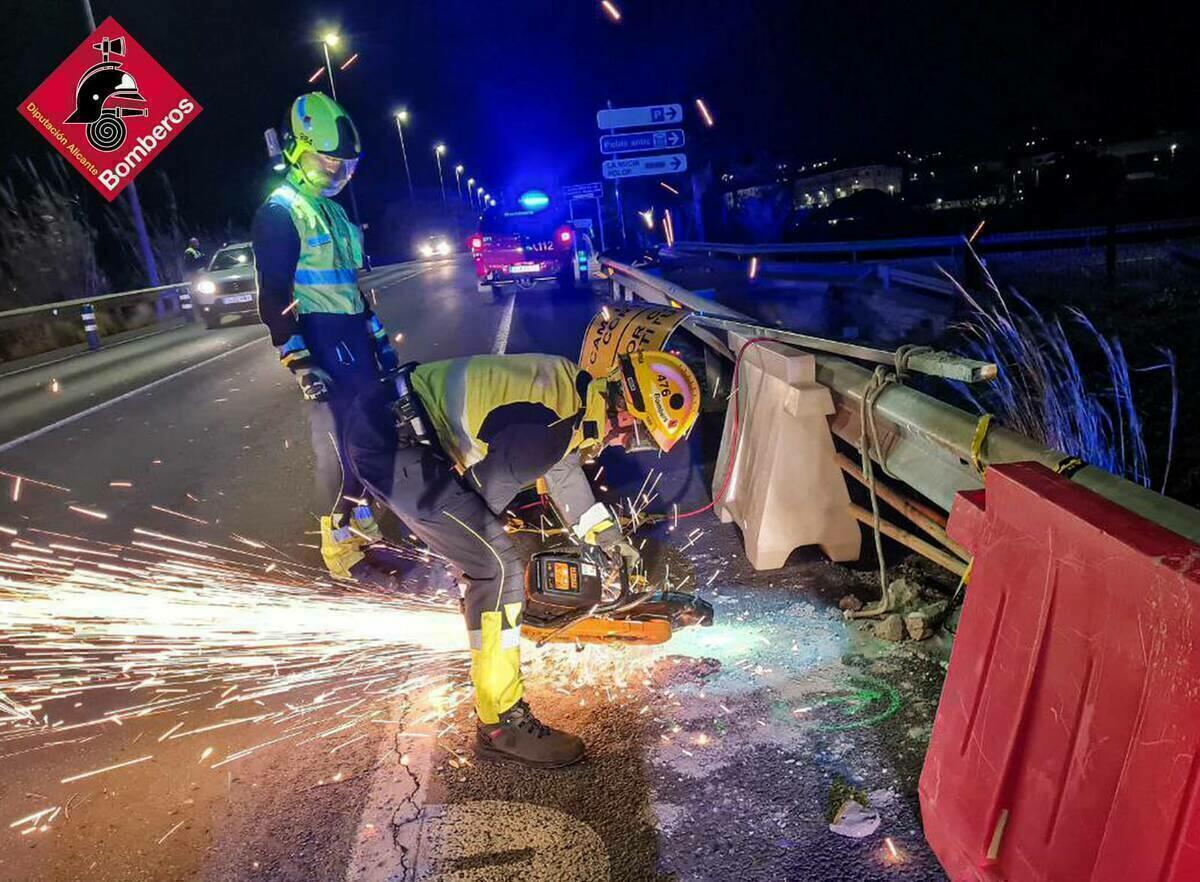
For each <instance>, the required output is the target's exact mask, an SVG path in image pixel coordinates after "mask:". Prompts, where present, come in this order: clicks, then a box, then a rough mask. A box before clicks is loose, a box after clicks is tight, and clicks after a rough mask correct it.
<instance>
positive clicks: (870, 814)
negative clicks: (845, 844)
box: [829, 799, 879, 839]
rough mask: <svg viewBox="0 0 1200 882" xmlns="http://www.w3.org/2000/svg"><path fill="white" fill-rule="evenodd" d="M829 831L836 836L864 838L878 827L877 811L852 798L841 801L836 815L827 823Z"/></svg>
mask: <svg viewBox="0 0 1200 882" xmlns="http://www.w3.org/2000/svg"><path fill="white" fill-rule="evenodd" d="M829 829H830V831H832V832H834V833H836V834H837V835H838V836H848V837H849V838H851V839H864V838H866V837H867V836H870V835H871V834H872V833H874V832H875V831H876V830H878V829H879V812H877V811H874V810H872V809H869V808H866V807H865V806H862V805H859V804H858V802H856V801H855V800H853V799H848V800H846V802H844V803H842V807H841V808H840V809H838V813H837V816H836V817H835V818H834V819H833V823H831V824H830V825H829Z"/></svg>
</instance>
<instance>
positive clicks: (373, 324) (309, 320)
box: [252, 92, 398, 582]
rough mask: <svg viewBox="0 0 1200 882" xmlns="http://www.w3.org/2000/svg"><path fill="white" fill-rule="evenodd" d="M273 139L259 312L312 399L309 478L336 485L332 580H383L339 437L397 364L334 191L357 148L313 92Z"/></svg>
mask: <svg viewBox="0 0 1200 882" xmlns="http://www.w3.org/2000/svg"><path fill="white" fill-rule="evenodd" d="M282 146H283V158H284V160H285V161H286V163H287V172H286V175H285V177H284V180H283V181H282V182H280V184H279V185H278V186H277V187H276V188H275V189H274V190H273V191H272V192H271V195H270V196H268V197H267V200H266V202H264V203H263V205H262V206H261V207H260V208H259V209H258V212H257V213H256V214H255V216H254V223H253V227H252V239H253V242H254V254H255V264H256V267H257V273H258V291H259V299H258V310H259V316H260V318H261V319H262V322H263V324H265V325H266V326H267V327H268V328H269V329H270V332H271V343H272V344H273V345H274V346H275V347H277V349H278V351H279V360H280V364H281V365H282V366H283V367H285V368H287V369H288V370H289V371H290V372H291V373H292V375H293V376H294V377H295V379H296V382H297V384H298V385H299V387H300V392H301V393H302V395H303V397H304V399H305V400H306V401H308V402H309V403H310V405H311V408H310V412H309V416H310V424H311V428H312V441H313V448H314V452H315V453H316V456H317V470H318V475H319V477H320V480H321V483H322V484H323V485H325V486H327V487H328V488H329V489H330V490H331V491H334V492H336V497H335V499H334V501H333V505H332V508H331V510H330V512H329V514H327V515H324V516H322V517H321V519H320V530H321V557H322V558H323V560H324V561H325V565H326V566H327V567H328V569H329V571H330V573H331V574H332V575H333V576H334V577H335V578H339V579H359V580H368V581H374V582H381V581H382V582H390V580H389V579H388V578H387V577H386V576H384V575H383V573H382V572H381V571H379V570H377V569H376V568H375V567H374V566H373V565H372V564H371V562H370V561H369V560H368V559H367V555H366V554H365V550H366V549H367V547H368V546H369V545H370V544H372V543H373V542H376V541H379V540H380V539H381V538H382V537H381V536H380V533H379V528H378V526H377V525H376V524H375V520H374V518H373V516H372V512H371V509H370V507H369V505H368V503H367V502H366V499H365V494H364V491H363V486H362V484H361V483H360V482H359V481H358V480H357V479H356V478H355V476H354V472H353V470H352V469H350V468H348V467H347V464H346V460H345V457H344V454H343V444H342V433H343V431H344V427H345V424H346V415H347V412H348V409H349V408H350V407H351V405H352V402H353V401H354V399H355V397H356V396H357V395H359V394H361V393H363V392H366V391H368V390H369V389H373V388H374V387H377V386H378V385H379V381H380V379H381V377H383V376H384V375H385V374H388V373H390V372H392V371H394V370H395V369H396V368H397V367H398V359H397V357H396V353H395V351H394V350H393V349H392V346H391V343H390V341H389V339H388V335H387V332H386V331H385V330H384V328H383V325H382V323H381V322H380V321H379V319H378V318H377V317H376V316H375V314H374V313H373V312H372V311H371V308H370V306H369V305H368V304H367V302H366V300H365V299H364V297H363V295H362V292H361V291H359V288H358V270H359V268H361V266H362V263H363V246H362V231H361V230H360V229H359V228H358V227H357V226H356V225H355V224H353V223H351V222H350V219H349V218H348V217H347V216H346V212H345V210H344V209H343V208H342V207H341V206H340V205H339V204H338V203H337V202H335V201H334V200H333V198H332V197H334V196H336V195H337V194H338V193H340V192H341V190H342V189H343V188H344V187H345V186H346V184H347V183H349V181H350V178H351V177H352V176H353V175H354V170H355V167H356V166H357V165H358V160H359V157H360V156H361V154H362V143H361V141H360V140H359V136H358V130H357V129H356V128H355V127H354V122H353V121H352V120H351V119H350V116H349V115H348V114H347V113H346V111H345V110H344V109H343V108H342V107H341V105H339V104H338V103H337V102H336V101H334V100H333V99H331V98H329V97H328V96H326V95H324V94H322V93H320V92H310V93H308V94H306V95H301V96H300V97H299V98H297V99H296V100H295V101H293V102H292V105H291V108H290V109H289V111H288V114H287V117H286V119H285V120H284V125H283V138H282Z"/></svg>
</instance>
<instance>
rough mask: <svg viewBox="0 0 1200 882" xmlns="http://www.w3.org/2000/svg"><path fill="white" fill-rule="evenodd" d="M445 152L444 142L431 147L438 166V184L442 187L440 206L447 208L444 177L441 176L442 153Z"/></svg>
mask: <svg viewBox="0 0 1200 882" xmlns="http://www.w3.org/2000/svg"><path fill="white" fill-rule="evenodd" d="M445 152H446V145H445V144H438V145H437V146H435V147H434V148H433V156H434V159H436V160H437V167H438V184H440V185H441V188H442V208H448V207H449V206H447V205H446V179H445V178H444V177H442V155H443V154H444V153H445Z"/></svg>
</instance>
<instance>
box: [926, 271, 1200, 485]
mask: <svg viewBox="0 0 1200 882" xmlns="http://www.w3.org/2000/svg"><path fill="white" fill-rule="evenodd" d="M982 266H983V273H982V275H983V279H984V285H983V287H982V289H980V290H972V291H968V290H967V289H966V288H965V287H963V286H962V285H960V284H959V283H958V282H957V281H955V285H956V287H957V289H958V292H959V295H960V296H961V297H962V298H963V300H964V302H965V304H966V306H967V315H966V318H965V319H964V320H963V321H962V322H961V323H960V324H959V326H958V328H957V330H958V332H959V335H960V339H961V341H962V343H961V345H960V347H959V348H960V349H961V350H962V351H963V352H964V354H967V355H971V356H972V357H975V358H980V359H983V360H987V361H992V362H995V363H996V364H997V365H998V366H999V375H998V377H997V378H996V380H995V381H994V382H993V383H990V384H988V385H987V386H986V387H983V388H968V387H966V386H962V385H959V386H958V387H957V388H958V391H959V393H960V395H961V396H962V397H963V398H964V399H965V400H966V401H967V402H968V403H969V405H970V406H971V407H972V408H973V409H975V410H976V411H977V412H979V413H992V414H994V415H995V416H996V418H997V419H998V420H999V421H1000V422H1002V423H1003V424H1004V425H1005V426H1007V427H1008V428H1010V429H1013V430H1014V431H1017V432H1021V433H1022V434H1025V435H1027V436H1029V437H1031V438H1034V439H1037V440H1038V441H1041V442H1042V443H1044V444H1045V445H1046V446H1047V447H1051V448H1054V449H1057V450H1061V451H1063V452H1065V453H1068V454H1070V455H1072V456H1077V457H1079V458H1080V459H1082V460H1084V461H1085V462H1087V463H1088V464H1089V465H1093V466H1097V467H1099V468H1103V469H1105V470H1106V471H1109V472H1112V473H1113V474H1115V475H1120V476H1122V477H1125V478H1127V479H1129V480H1131V481H1135V482H1137V483H1139V484H1142V485H1143V486H1146V487H1151V488H1153V489H1155V490H1158V491H1159V492H1163V493H1166V494H1168V495H1171V496H1174V497H1176V498H1178V499H1181V500H1183V501H1186V502H1189V503H1191V504H1196V502H1197V501H1198V499H1197V497H1200V458H1198V457H1197V456H1196V455H1194V453H1193V451H1192V450H1191V449H1190V448H1187V449H1183V450H1181V449H1179V447H1180V445H1177V443H1176V438H1177V436H1181V437H1183V438H1185V439H1186V438H1190V437H1195V432H1196V431H1197V428H1196V427H1195V426H1194V422H1195V415H1194V414H1191V413H1188V412H1186V411H1185V410H1181V399H1180V390H1181V388H1188V386H1189V384H1190V383H1191V382H1195V381H1197V379H1198V377H1197V375H1198V366H1197V363H1196V358H1195V354H1196V353H1195V352H1194V351H1193V350H1194V349H1195V344H1194V343H1187V342H1186V334H1181V332H1184V331H1185V330H1186V328H1187V327H1188V326H1191V327H1192V328H1193V329H1194V328H1195V327H1196V325H1197V324H1198V323H1200V306H1198V305H1197V301H1196V298H1195V295H1194V294H1193V296H1192V298H1191V304H1192V305H1191V306H1190V307H1189V308H1188V309H1187V310H1186V311H1181V314H1178V315H1177V316H1176V319H1177V322H1178V324H1177V325H1176V326H1173V327H1164V326H1163V325H1162V321H1163V320H1164V319H1167V316H1165V315H1162V314H1156V313H1158V312H1159V311H1158V310H1152V311H1147V309H1146V307H1147V304H1146V302H1145V301H1144V300H1140V299H1139V301H1138V302H1129V298H1128V297H1122V296H1120V294H1119V293H1118V292H1110V293H1109V295H1108V296H1104V297H1100V296H1091V297H1088V298H1087V302H1088V307H1089V308H1088V309H1087V310H1084V309H1082V308H1080V307H1078V306H1075V305H1073V304H1071V303H1065V302H1062V300H1061V299H1059V298H1056V297H1051V296H1048V295H1047V294H1046V293H1045V292H1043V293H1041V294H1040V295H1039V296H1038V297H1037V299H1036V300H1035V299H1034V298H1033V297H1026V296H1023V295H1022V293H1021V292H1018V291H1017V290H1016V289H1015V288H1008V289H1007V290H1006V291H1002V290H1001V288H1000V286H999V285H998V284H997V282H996V280H995V279H994V278H993V276H992V274H991V272H989V271H988V269H987V266H986V264H985V263H984V264H982ZM947 275H948V276H949V274H947ZM1060 296H1061V295H1060ZM1160 298H1166V299H1167V300H1170V301H1176V298H1174V297H1172V296H1171V293H1170V292H1169V291H1162V292H1160ZM1168 320H1169V319H1168ZM1193 340H1194V338H1193ZM1164 341H1170V342H1171V343H1172V344H1175V343H1177V342H1179V343H1183V344H1184V347H1185V349H1187V350H1188V351H1187V352H1186V353H1182V355H1183V358H1179V357H1177V353H1176V351H1175V349H1174V348H1171V347H1167V346H1164V345H1162V344H1163V342H1164ZM1127 348H1128V351H1130V352H1132V353H1135V355H1134V356H1133V359H1134V361H1133V363H1132V364H1131V360H1130V357H1129V356H1127V354H1126V353H1127Z"/></svg>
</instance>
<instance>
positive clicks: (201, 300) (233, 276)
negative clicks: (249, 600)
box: [192, 242, 258, 328]
mask: <svg viewBox="0 0 1200 882" xmlns="http://www.w3.org/2000/svg"><path fill="white" fill-rule="evenodd" d="M192 306H193V308H194V309H195V310H196V312H197V313H199V315H200V318H201V319H202V320H203V321H204V324H205V326H206V327H209V328H215V327H217V326H218V325H220V324H221V319H223V318H224V317H225V316H227V315H258V279H257V277H256V276H255V272H254V246H253V245H251V244H250V243H249V242H237V243H234V244H232V245H225V246H223V247H222V248H220V249H219V250H218V251H217V252H216V253H215V254H214V255H213V256H212V260H211V261H209V264H208V269H207V270H205V271H204V272H202V273H200V274H199V275H197V276H196V278H195V279H193V280H192Z"/></svg>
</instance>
